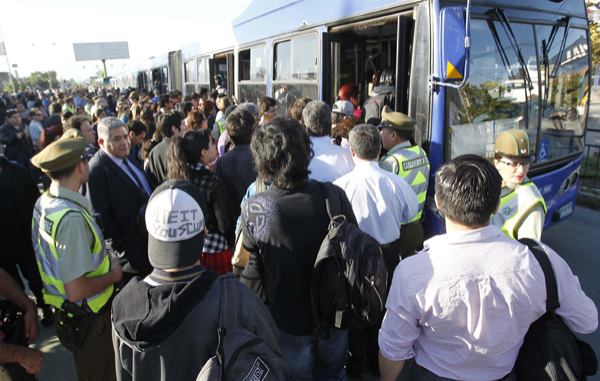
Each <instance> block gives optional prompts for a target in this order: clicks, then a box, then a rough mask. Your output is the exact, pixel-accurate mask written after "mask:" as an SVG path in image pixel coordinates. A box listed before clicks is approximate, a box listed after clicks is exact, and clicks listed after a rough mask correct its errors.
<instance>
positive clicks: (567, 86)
mask: <svg viewBox="0 0 600 381" xmlns="http://www.w3.org/2000/svg"><path fill="white" fill-rule="evenodd" d="M536 32H537V38H538V48H539V51H540V53H539V54H540V57H543V56H544V52H543V50H542V46H547V45H548V44H549V41H551V40H552V39H551V37H552V35H553V34H554V35H555V36H556V37H555V38H554V41H553V42H552V43H551V45H550V46H549V47H548V48H547V59H548V62H549V65H548V66H547V67H546V65H541V67H540V74H541V78H542V80H541V83H542V86H541V88H540V94H541V99H542V101H541V104H542V107H541V117H542V129H541V134H540V152H539V155H538V159H539V160H541V161H543V160H551V159H556V158H559V157H562V156H565V155H569V154H571V153H574V152H578V151H581V150H582V149H583V144H584V135H585V125H586V119H587V114H586V112H587V101H588V95H587V94H588V90H589V89H588V81H589V79H588V72H589V66H588V45H587V41H588V40H587V32H586V31H585V30H582V29H575V28H570V29H569V34H568V37H567V41H566V44H565V48H564V51H563V54H562V60H561V62H560V65H559V66H558V67H557V61H558V57H559V51H560V46H561V42H562V40H563V38H564V35H565V28H564V27H553V26H549V25H539V26H537V27H536ZM540 62H542V63H543V62H544V61H543V60H541V59H540Z"/></svg>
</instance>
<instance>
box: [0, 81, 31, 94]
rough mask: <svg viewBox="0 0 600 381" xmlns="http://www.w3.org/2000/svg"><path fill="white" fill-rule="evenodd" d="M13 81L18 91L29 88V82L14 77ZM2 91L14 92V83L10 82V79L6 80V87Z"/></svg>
mask: <svg viewBox="0 0 600 381" xmlns="http://www.w3.org/2000/svg"><path fill="white" fill-rule="evenodd" d="M13 83H14V84H15V89H16V90H17V91H23V90H25V89H27V84H26V83H23V82H19V81H17V80H16V79H14V78H13ZM2 91H5V92H7V93H9V94H12V93H13V92H14V91H13V88H12V85H11V84H10V81H8V82H6V84H5V85H4V88H3V89H2Z"/></svg>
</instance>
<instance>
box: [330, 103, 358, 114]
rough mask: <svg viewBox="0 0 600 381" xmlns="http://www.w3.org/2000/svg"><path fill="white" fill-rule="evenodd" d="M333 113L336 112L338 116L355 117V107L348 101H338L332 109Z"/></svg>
mask: <svg viewBox="0 0 600 381" xmlns="http://www.w3.org/2000/svg"><path fill="white" fill-rule="evenodd" d="M331 112H335V113H337V114H342V115H348V116H353V115H354V106H353V105H352V103H350V102H348V101H337V102H335V103H334V104H333V107H332V108H331Z"/></svg>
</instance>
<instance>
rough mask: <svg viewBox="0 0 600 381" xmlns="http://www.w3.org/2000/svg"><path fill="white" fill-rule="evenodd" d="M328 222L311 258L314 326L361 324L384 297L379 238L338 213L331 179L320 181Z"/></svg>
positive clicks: (322, 331)
mask: <svg viewBox="0 0 600 381" xmlns="http://www.w3.org/2000/svg"><path fill="white" fill-rule="evenodd" d="M319 185H320V186H321V190H322V191H323V193H324V194H325V204H326V206H327V213H328V214H329V218H331V222H330V223H329V229H328V230H329V232H328V234H327V236H326V237H325V239H324V240H323V243H322V244H321V248H320V249H319V254H318V255H317V259H316V261H315V267H314V270H313V275H312V281H311V304H312V313H313V320H314V322H315V326H316V331H317V333H319V335H320V336H321V337H322V338H327V334H328V330H329V329H331V328H337V329H341V330H353V329H362V328H366V327H368V326H370V325H372V324H374V323H375V322H376V321H377V319H379V317H380V316H381V314H382V312H383V310H384V307H385V301H386V298H387V288H388V285H387V269H386V267H385V262H384V260H383V255H382V253H381V248H380V245H379V243H378V242H377V241H376V240H375V239H374V238H373V237H371V236H369V235H368V234H367V233H365V232H363V231H361V230H360V229H359V227H358V226H356V225H355V224H353V223H350V222H348V221H347V220H346V216H344V215H343V214H341V200H340V195H339V193H338V191H337V190H336V187H335V186H334V185H333V184H331V183H319Z"/></svg>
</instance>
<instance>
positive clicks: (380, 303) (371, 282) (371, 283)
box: [365, 277, 383, 309]
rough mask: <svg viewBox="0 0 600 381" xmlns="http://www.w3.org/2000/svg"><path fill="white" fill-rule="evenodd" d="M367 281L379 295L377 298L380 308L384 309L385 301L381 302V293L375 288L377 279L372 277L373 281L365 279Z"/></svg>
mask: <svg viewBox="0 0 600 381" xmlns="http://www.w3.org/2000/svg"><path fill="white" fill-rule="evenodd" d="M365 279H366V280H367V282H369V284H370V285H371V287H373V290H374V291H375V294H376V295H377V298H378V299H379V307H380V308H381V309H383V300H381V296H380V295H379V292H378V291H377V287H375V282H374V280H375V277H371V280H369V278H367V277H365Z"/></svg>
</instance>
